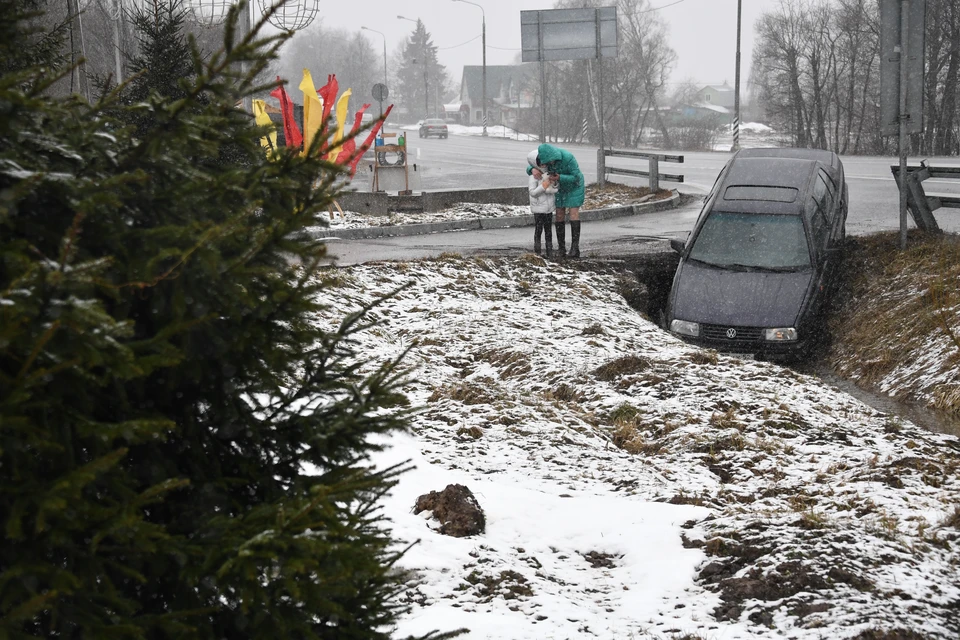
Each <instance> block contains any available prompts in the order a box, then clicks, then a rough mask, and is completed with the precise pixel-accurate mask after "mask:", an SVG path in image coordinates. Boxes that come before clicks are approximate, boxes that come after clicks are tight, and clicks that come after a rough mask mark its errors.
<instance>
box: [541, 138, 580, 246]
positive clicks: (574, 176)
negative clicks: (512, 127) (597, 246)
mask: <svg viewBox="0 0 960 640" xmlns="http://www.w3.org/2000/svg"><path fill="white" fill-rule="evenodd" d="M537 164H538V165H539V166H540V167H545V168H546V170H547V173H556V174H559V175H560V189H559V190H558V191H557V195H556V202H557V217H556V228H557V244H558V245H559V249H560V255H561V256H565V255H567V253H566V246H565V242H566V237H565V236H566V233H565V231H564V225H565V223H566V220H567V218H568V217H569V219H570V254H569V255H570V257H571V258H579V257H580V207H581V206H582V205H583V198H584V189H585V187H586V184H585V182H586V181H585V180H584V177H583V173H582V172H581V171H580V165H579V164H577V159H576V158H575V157H573V154H572V153H570V152H569V151H567V150H566V149H560V148H558V147H554V146H553V145H549V144H542V145H540V146H539V147H537ZM534 171H539V170H538V168H537V167H527V174H528V175H529V174H531V173H532V172H534Z"/></svg>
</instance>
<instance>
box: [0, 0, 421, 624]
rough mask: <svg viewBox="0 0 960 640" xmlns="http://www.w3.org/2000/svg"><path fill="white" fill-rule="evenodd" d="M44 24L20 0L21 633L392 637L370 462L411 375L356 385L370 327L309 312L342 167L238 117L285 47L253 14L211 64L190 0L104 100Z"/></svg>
mask: <svg viewBox="0 0 960 640" xmlns="http://www.w3.org/2000/svg"><path fill="white" fill-rule="evenodd" d="M29 9H30V6H29V0H0V36H2V40H3V43H4V45H3V47H2V48H0V52H2V53H3V55H4V56H7V55H8V54H9V52H12V51H18V52H19V53H18V58H17V60H18V62H17V63H16V64H12V63H9V62H10V61H9V60H4V61H3V66H2V69H3V74H2V76H0V123H3V124H0V518H2V524H3V529H2V535H3V543H2V544H0V637H8V638H41V637H42V638H50V637H60V638H150V639H154V638H156V639H160V638H218V639H219V638H283V639H287V638H291V639H292V638H348V639H365V638H386V637H388V636H389V632H390V626H391V623H392V622H393V621H394V620H395V619H396V617H397V616H398V615H399V614H400V613H401V612H402V611H403V605H402V604H400V602H399V600H398V595H399V594H400V593H401V592H402V591H403V582H402V576H400V575H399V574H398V572H396V571H394V570H393V569H392V565H393V563H394V562H395V560H396V559H397V552H396V551H395V550H394V549H393V546H392V542H391V540H390V538H389V535H388V532H387V530H386V528H385V524H384V522H383V521H382V518H381V516H380V515H379V512H378V510H377V500H378V498H380V497H381V496H382V495H383V493H384V492H385V491H387V490H388V489H389V487H390V486H392V484H393V483H394V482H395V480H396V476H397V474H398V473H399V471H400V470H399V469H396V468H394V469H389V470H380V471H375V470H372V469H371V468H369V465H368V463H367V462H366V460H367V456H368V454H369V453H371V452H372V451H374V450H376V446H375V445H373V444H371V442H370V438H369V437H370V436H371V435H374V434H385V433H389V432H393V431H397V430H403V429H405V428H407V426H408V423H407V414H406V413H405V411H406V409H405V408H404V403H405V398H404V397H403V395H402V394H401V393H400V392H399V385H400V384H401V382H402V376H403V375H404V373H403V371H402V369H401V368H400V365H399V363H398V362H386V363H382V364H380V365H379V367H377V368H376V369H375V373H373V374H368V375H361V374H360V373H359V371H360V369H361V364H362V363H360V362H358V360H357V358H356V356H355V354H354V352H353V351H352V348H351V336H352V335H353V334H354V333H355V332H356V331H361V330H363V329H364V328H366V320H365V318H364V315H363V314H362V313H357V314H352V315H349V316H347V317H345V319H344V321H343V323H342V325H341V327H340V328H339V330H338V331H335V332H329V331H324V330H322V329H321V328H319V327H317V326H316V325H315V323H314V322H313V321H312V314H314V313H315V312H316V311H317V302H316V301H315V300H316V293H317V291H318V290H319V289H320V288H321V287H324V286H328V284H327V282H328V280H329V279H325V278H324V277H323V274H322V271H321V269H320V265H321V263H322V262H323V261H324V259H325V252H324V246H323V245H322V244H320V243H317V242H315V241H313V240H311V239H310V236H309V234H308V233H305V229H307V228H308V227H310V226H314V225H317V224H320V223H321V221H322V220H323V217H324V216H325V210H326V205H327V203H329V201H330V199H331V198H332V197H334V196H335V195H336V194H335V191H334V188H333V182H334V180H335V179H336V178H337V177H338V176H339V174H340V169H339V168H338V167H336V166H334V165H330V164H328V163H325V162H324V161H322V160H321V159H320V157H319V154H318V153H316V151H319V149H314V151H315V153H311V154H308V155H307V156H305V157H301V156H299V155H298V154H296V153H295V152H291V153H281V154H279V155H278V156H277V157H275V158H274V159H273V160H272V161H271V160H268V159H267V158H266V156H265V155H264V153H263V150H262V149H261V148H260V147H259V144H258V140H259V138H260V136H261V135H262V131H261V130H259V129H258V128H257V127H255V126H254V125H253V123H252V120H251V118H250V117H249V116H248V115H247V114H245V113H243V112H242V111H240V110H239V109H237V107H236V105H237V104H238V102H239V101H240V100H241V99H242V97H243V96H244V95H250V94H252V93H254V92H256V91H262V90H264V89H265V87H258V86H256V85H255V84H254V82H253V78H255V77H256V75H257V73H259V72H260V71H261V70H262V69H263V67H264V66H265V65H266V64H267V63H268V62H269V61H270V60H271V59H273V58H274V57H275V55H276V51H277V48H278V47H279V45H280V44H281V43H282V42H283V40H284V39H285V38H286V37H287V36H286V35H283V34H281V35H277V36H273V37H263V36H260V35H257V33H254V34H251V35H250V36H249V37H246V38H240V37H239V36H238V34H237V30H236V24H237V18H238V16H239V15H240V14H239V11H240V10H241V7H237V8H235V10H234V11H233V12H232V13H231V16H230V19H229V24H228V27H227V29H226V36H225V43H224V47H223V49H222V50H220V51H218V52H216V53H214V54H212V55H210V56H209V57H208V58H206V59H204V58H203V57H202V56H201V55H200V53H199V52H198V51H197V49H196V47H195V46H193V45H192V44H190V46H187V47H183V48H178V47H177V46H176V43H177V42H182V39H180V30H179V29H178V28H176V22H177V20H178V19H179V18H178V16H180V15H181V14H180V13H179V10H178V9H177V7H176V6H174V7H172V8H170V9H169V10H166V11H161V12H158V13H157V15H158V16H159V17H158V21H163V22H164V24H160V23H159V22H158V23H157V25H156V26H157V28H156V29H155V30H154V31H150V32H147V33H144V32H141V33H142V35H143V36H144V37H145V39H146V41H148V44H150V45H151V46H152V47H153V49H150V48H145V49H144V51H148V52H151V53H149V54H148V55H145V56H143V57H141V58H140V59H139V62H137V64H140V65H141V68H140V69H139V71H140V72H141V75H140V76H139V78H140V80H137V81H135V82H133V83H130V84H128V85H126V86H123V87H121V88H119V89H117V90H116V91H113V92H111V93H110V94H108V95H106V96H104V97H102V98H101V99H100V100H99V101H98V102H97V103H96V104H94V105H88V104H85V103H83V102H82V101H81V100H78V99H76V98H69V99H57V98H53V97H51V96H50V95H49V93H48V91H47V90H48V89H49V87H50V86H51V85H52V83H53V82H55V81H56V79H57V77H59V76H58V75H57V74H60V75H63V74H68V73H69V70H68V69H59V70H57V71H56V72H54V70H56V67H55V66H54V62H55V61H54V60H53V55H52V54H51V52H50V50H48V49H42V47H41V46H39V45H38V43H40V45H45V44H47V41H46V40H44V39H43V38H42V37H41V38H37V37H36V35H34V36H30V35H29V33H30V32H29V30H28V29H26V28H25V26H26V24H27V21H28V20H30V11H29ZM188 44H189V43H188ZM174 54H175V55H177V56H179V58H178V60H171V59H165V58H164V56H168V55H174ZM241 62H243V63H246V71H245V72H241V71H240V69H241V65H240V63H241ZM158 65H164V67H163V68H165V69H168V70H172V69H176V70H178V71H177V72H176V73H177V75H178V77H177V79H176V80H175V81H173V82H164V81H163V80H162V79H154V80H151V81H146V80H145V79H146V78H149V77H150V76H151V74H156V73H157V72H158V71H160V67H159V66H158ZM167 79H168V80H169V79H170V77H169V76H167ZM137 92H139V93H137ZM319 143H320V140H319V139H318V141H317V144H318V145H319ZM305 465H309V467H306V466H305ZM307 468H310V469H312V471H311V473H308V472H306V470H305V469H307Z"/></svg>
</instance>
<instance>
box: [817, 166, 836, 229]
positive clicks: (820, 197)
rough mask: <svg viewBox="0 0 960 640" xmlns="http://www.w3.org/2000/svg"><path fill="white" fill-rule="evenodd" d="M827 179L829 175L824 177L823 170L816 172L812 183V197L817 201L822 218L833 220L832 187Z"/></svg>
mask: <svg viewBox="0 0 960 640" xmlns="http://www.w3.org/2000/svg"><path fill="white" fill-rule="evenodd" d="M829 179H830V178H829V176H827V177H826V179H824V175H823V171H820V172H818V173H817V179H816V181H815V182H814V184H813V198H814V200H816V201H817V206H818V207H819V208H820V211H821V213H823V217H824V219H825V220H826V221H828V222H831V221H832V220H833V188H832V187H831V186H830V183H829V182H828V180H829ZM831 182H832V181H831Z"/></svg>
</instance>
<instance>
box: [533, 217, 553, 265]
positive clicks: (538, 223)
mask: <svg viewBox="0 0 960 640" xmlns="http://www.w3.org/2000/svg"><path fill="white" fill-rule="evenodd" d="M533 224H534V229H533V252H534V253H535V254H537V255H540V235H541V234H542V233H543V226H544V225H543V217H542V216H541V215H540V214H539V213H535V214H533ZM548 228H549V227H548Z"/></svg>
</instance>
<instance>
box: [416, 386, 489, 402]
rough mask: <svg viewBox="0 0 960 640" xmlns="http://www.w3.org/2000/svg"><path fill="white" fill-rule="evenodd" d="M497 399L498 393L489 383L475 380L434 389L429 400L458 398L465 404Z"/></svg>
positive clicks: (458, 400) (457, 399)
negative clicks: (491, 388) (476, 382)
mask: <svg viewBox="0 0 960 640" xmlns="http://www.w3.org/2000/svg"><path fill="white" fill-rule="evenodd" d="M496 399H497V394H496V393H495V392H493V391H491V390H490V388H489V387H488V386H487V385H481V384H475V383H473V382H461V383H460V384H455V385H449V386H443V387H440V388H439V389H434V391H433V393H432V394H430V397H429V398H427V402H437V401H439V400H456V401H457V402H462V403H463V404H467V405H473V404H492V403H493V402H494V401H496Z"/></svg>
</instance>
